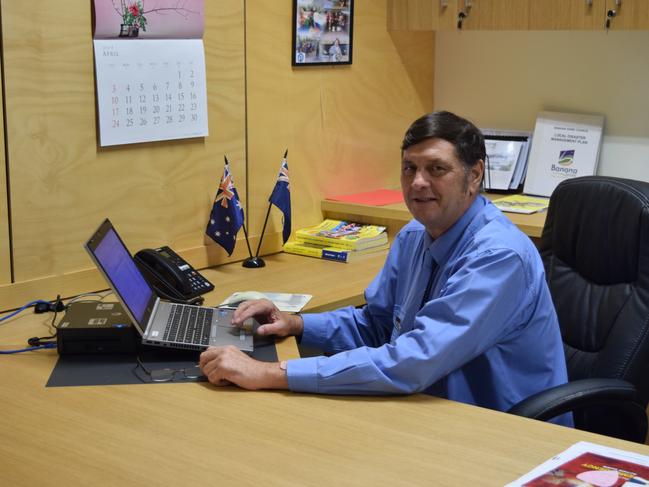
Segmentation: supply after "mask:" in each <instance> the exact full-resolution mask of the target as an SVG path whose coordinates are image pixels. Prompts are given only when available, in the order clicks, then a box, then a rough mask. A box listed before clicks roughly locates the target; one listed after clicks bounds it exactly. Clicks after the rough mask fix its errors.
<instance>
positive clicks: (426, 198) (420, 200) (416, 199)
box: [411, 196, 437, 203]
mask: <svg viewBox="0 0 649 487" xmlns="http://www.w3.org/2000/svg"><path fill="white" fill-rule="evenodd" d="M411 199H412V201H414V202H415V203H430V202H431V201H436V200H437V198H435V197H434V196H415V197H413V198H411Z"/></svg>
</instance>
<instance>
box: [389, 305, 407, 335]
mask: <svg viewBox="0 0 649 487" xmlns="http://www.w3.org/2000/svg"><path fill="white" fill-rule="evenodd" d="M403 315H404V311H403V309H402V308H401V305H399V304H397V305H395V306H394V310H393V311H392V336H391V337H390V343H391V344H394V342H395V340H396V339H397V338H399V335H401V331H402V329H403Z"/></svg>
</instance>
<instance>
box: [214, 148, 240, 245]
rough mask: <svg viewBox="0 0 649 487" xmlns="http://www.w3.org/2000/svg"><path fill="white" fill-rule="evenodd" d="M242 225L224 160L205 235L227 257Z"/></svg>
mask: <svg viewBox="0 0 649 487" xmlns="http://www.w3.org/2000/svg"><path fill="white" fill-rule="evenodd" d="M242 225H243V208H242V207H241V203H240V202H239V194H238V193H237V189H236V188H235V187H234V180H233V179H232V174H231V173H230V166H229V164H228V160H227V158H226V159H225V168H224V170H223V178H221V184H219V189H218V191H217V192H216V198H214V204H213V205H212V212H211V213H210V221H209V223H208V224H207V229H206V230H205V233H206V234H207V235H208V236H209V237H210V238H212V240H214V241H215V242H216V243H217V244H219V245H220V246H221V247H223V248H224V249H225V251H226V252H227V253H228V255H232V252H233V251H234V246H235V245H236V243H237V233H238V232H239V229H240V228H241V226H242Z"/></svg>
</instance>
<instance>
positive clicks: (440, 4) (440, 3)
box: [439, 0, 448, 8]
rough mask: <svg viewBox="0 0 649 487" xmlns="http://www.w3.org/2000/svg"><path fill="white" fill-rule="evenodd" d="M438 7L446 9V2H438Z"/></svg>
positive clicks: (445, 0)
mask: <svg viewBox="0 0 649 487" xmlns="http://www.w3.org/2000/svg"><path fill="white" fill-rule="evenodd" d="M439 6H440V7H441V8H446V7H448V0H439Z"/></svg>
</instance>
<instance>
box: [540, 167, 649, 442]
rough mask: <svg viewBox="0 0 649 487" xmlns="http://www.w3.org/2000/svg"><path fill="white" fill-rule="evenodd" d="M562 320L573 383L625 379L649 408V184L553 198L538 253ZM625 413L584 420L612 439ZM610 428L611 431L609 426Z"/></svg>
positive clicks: (580, 189) (589, 180)
mask: <svg viewBox="0 0 649 487" xmlns="http://www.w3.org/2000/svg"><path fill="white" fill-rule="evenodd" d="M539 250H540V252H541V256H542V258H543V262H544V265H545V272H546V277H547V281H548V285H549V287H550V292H551V294H552V299H553V301H554V305H555V308H556V311H557V315H558V318H559V324H560V326H561V334H562V336H563V342H564V350H565V353H566V360H567V364H568V378H569V380H577V379H585V378H595V377H599V378H618V379H624V380H627V381H629V382H631V383H632V384H634V385H635V387H636V388H637V390H638V402H639V404H640V405H641V407H643V408H646V406H647V402H648V401H649V380H648V379H647V378H646V377H647V372H649V183H646V182H641V181H632V180H627V179H620V178H612V177H600V176H589V177H582V178H575V179H570V180H566V181H563V182H562V183H561V184H559V185H558V186H557V188H556V189H555V191H554V192H553V193H552V197H551V198H550V206H549V208H548V215H547V219H546V223H545V227H544V229H543V235H542V237H541V244H540V247H539ZM616 414H617V415H618V416H619V415H620V413H619V412H615V411H612V410H607V409H606V408H603V409H602V410H599V411H595V412H577V413H576V414H575V425H576V426H577V427H578V428H581V429H586V430H589V431H596V432H600V433H604V434H610V430H611V429H615V428H618V427H621V426H616V425H615V424H614V423H615V422H616V419H615V416H616ZM604 423H606V424H604Z"/></svg>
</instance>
